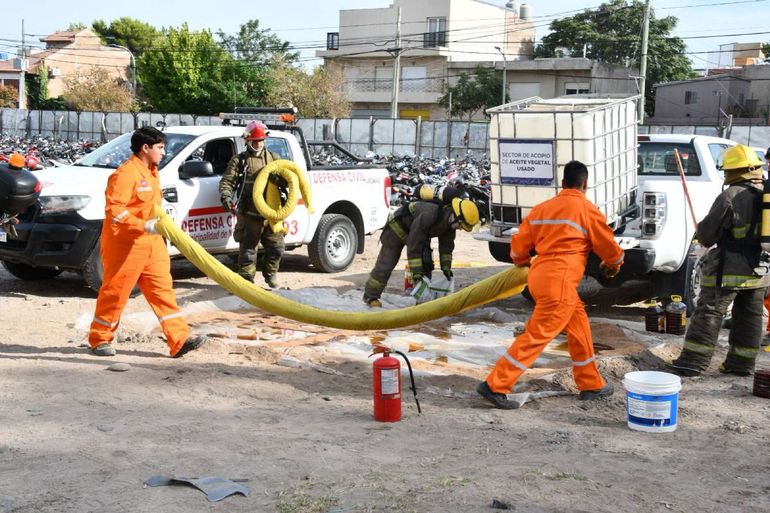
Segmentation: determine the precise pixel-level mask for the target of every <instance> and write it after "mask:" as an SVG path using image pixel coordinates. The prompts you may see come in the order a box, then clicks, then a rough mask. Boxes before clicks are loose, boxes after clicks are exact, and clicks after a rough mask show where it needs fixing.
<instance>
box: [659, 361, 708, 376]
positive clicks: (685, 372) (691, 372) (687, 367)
mask: <svg viewBox="0 0 770 513" xmlns="http://www.w3.org/2000/svg"><path fill="white" fill-rule="evenodd" d="M666 367H667V369H668V371H669V372H670V373H672V374H676V375H677V376H681V377H683V378H695V377H697V376H700V375H701V370H700V369H696V368H695V367H694V366H693V365H692V364H686V363H682V362H680V361H679V360H674V361H673V362H671V363H669V364H666Z"/></svg>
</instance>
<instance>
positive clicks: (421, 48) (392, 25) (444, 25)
mask: <svg viewBox="0 0 770 513" xmlns="http://www.w3.org/2000/svg"><path fill="white" fill-rule="evenodd" d="M399 9H400V11H401V24H400V37H401V45H400V48H401V49H402V51H401V59H400V60H401V66H400V87H399V102H398V106H399V108H398V115H399V117H401V118H416V117H418V116H420V117H422V118H423V119H443V118H444V117H445V112H444V109H443V108H442V107H440V106H439V105H438V100H439V98H441V96H442V95H443V92H444V86H445V85H446V84H450V85H451V84H452V83H453V82H454V81H456V78H457V77H456V76H453V75H452V73H453V72H452V71H451V66H452V65H453V64H454V63H472V64H473V66H471V67H474V66H475V65H476V64H478V63H486V64H487V65H494V64H495V63H496V62H500V63H502V62H503V59H504V58H505V59H506V60H507V61H509V62H511V61H518V60H521V59H530V58H531V55H532V51H533V49H534V38H535V31H534V26H533V24H532V22H531V21H530V20H529V16H530V15H531V11H530V9H529V7H528V6H527V5H526V4H524V5H520V4H518V3H517V2H508V3H507V4H506V5H496V4H493V3H491V2H486V1H480V0H422V1H420V2H416V1H413V0H394V1H393V3H392V4H391V5H389V6H388V7H384V8H377V9H349V10H342V11H340V16H339V20H340V22H339V32H332V33H329V34H328V35H327V49H326V50H324V51H319V52H317V53H316V55H317V56H318V57H321V58H323V59H324V64H325V65H326V66H329V67H334V66H337V67H341V68H342V70H343V75H344V77H345V87H346V90H347V92H348V94H349V98H350V101H351V103H352V104H353V115H354V116H356V117H368V116H375V117H390V114H391V100H392V95H393V74H394V62H395V58H394V54H395V52H396V44H395V40H396V30H397V20H398V12H399ZM503 54H505V57H503ZM501 69H502V68H501Z"/></svg>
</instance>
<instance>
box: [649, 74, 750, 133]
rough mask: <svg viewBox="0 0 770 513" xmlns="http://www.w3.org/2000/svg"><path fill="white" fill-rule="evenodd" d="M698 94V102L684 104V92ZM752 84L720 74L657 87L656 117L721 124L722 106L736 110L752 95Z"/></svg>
mask: <svg viewBox="0 0 770 513" xmlns="http://www.w3.org/2000/svg"><path fill="white" fill-rule="evenodd" d="M688 91H690V92H693V93H696V94H697V97H698V98H697V101H696V102H695V103H691V104H685V103H684V102H685V93H686V92H688ZM750 94H751V93H750V83H749V82H748V81H746V80H741V79H739V78H736V77H728V76H721V77H715V78H710V79H707V80H691V81H687V82H681V83H677V84H671V85H663V86H658V87H656V88H655V117H656V118H657V119H666V118H692V119H693V120H694V121H695V122H696V123H704V122H709V121H710V122H713V123H718V121H719V119H720V115H719V109H720V108H721V109H722V110H724V111H725V112H728V111H734V110H735V109H739V108H741V106H742V103H741V101H742V100H743V101H745V99H747V98H750Z"/></svg>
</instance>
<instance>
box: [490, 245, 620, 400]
mask: <svg viewBox="0 0 770 513" xmlns="http://www.w3.org/2000/svg"><path fill="white" fill-rule="evenodd" d="M584 271H585V259H584V258H581V257H580V256H579V255H556V256H552V255H546V256H540V257H538V258H536V259H535V260H534V261H533V263H532V269H531V270H530V272H529V281H528V284H527V286H528V287H529V290H530V292H531V294H532V297H533V299H534V300H535V309H534V311H533V312H532V317H530V318H529V321H527V324H526V326H525V331H524V333H522V334H521V335H519V336H518V337H516V339H515V340H514V341H513V344H511V346H510V347H509V348H508V351H507V352H506V353H505V354H504V355H503V356H502V357H501V358H500V360H498V362H497V364H496V365H495V368H494V369H493V370H492V372H490V373H489V376H487V384H488V385H489V388H490V389H492V391H493V392H497V393H501V394H507V393H509V392H510V391H511V390H512V389H513V386H514V385H515V384H516V380H517V379H519V376H521V375H522V374H523V373H524V371H526V370H527V369H528V368H530V367H531V366H532V364H534V363H535V360H537V358H538V356H540V353H542V352H543V349H545V347H546V346H547V345H548V344H549V343H550V342H551V340H553V339H554V338H555V337H556V336H557V335H559V333H561V332H562V331H566V332H567V349H568V351H569V354H570V358H571V359H572V375H573V377H574V378H575V383H576V384H577V387H578V390H598V389H600V388H602V387H603V386H604V385H605V383H604V379H602V377H601V375H600V374H599V370H598V369H597V367H596V361H595V358H594V347H593V341H592V340H591V327H590V325H589V323H588V316H587V315H586V311H585V305H583V302H582V301H581V300H580V298H579V297H578V293H577V287H578V284H579V283H580V279H581V278H582V276H583V272H584Z"/></svg>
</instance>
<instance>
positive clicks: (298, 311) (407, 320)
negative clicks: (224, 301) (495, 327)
mask: <svg viewBox="0 0 770 513" xmlns="http://www.w3.org/2000/svg"><path fill="white" fill-rule="evenodd" d="M155 212H156V214H157V215H158V217H159V221H158V224H157V225H156V229H157V230H158V232H159V233H160V234H161V235H163V236H164V237H166V238H167V239H169V240H170V241H171V243H172V244H174V246H176V247H177V248H178V249H179V251H180V252H181V253H182V254H183V255H184V256H185V257H187V259H188V260H189V261H190V262H192V263H193V265H195V266H196V267H197V268H198V269H200V270H201V271H203V272H204V273H205V274H206V275H207V276H208V277H209V278H211V279H212V280H214V281H215V282H217V283H218V284H219V285H220V286H222V288H224V289H225V290H227V291H228V292H230V293H232V294H235V295H236V296H238V297H240V298H241V299H243V300H244V301H247V302H248V303H250V304H252V305H254V306H256V307H257V308H261V309H262V310H265V311H267V312H270V313H272V314H275V315H280V316H281V317H286V318H288V319H293V320H295V321H299V322H304V323H308V324H316V325H319V326H327V327H330V328H341V329H348V330H374V329H391V328H402V327H405V326H411V325H413V324H419V323H422V322H426V321H430V320H434V319H438V318H441V317H445V316H448V315H454V314H456V313H459V312H463V311H465V310H470V309H472V308H476V307H478V306H481V305H483V304H486V303H490V302H492V301H496V300H498V299H503V298H506V297H510V296H512V295H515V294H518V293H520V292H521V291H522V290H523V289H524V287H525V286H526V284H527V271H528V269H527V268H526V267H524V268H521V267H511V268H509V269H507V270H505V271H503V272H501V273H498V274H495V275H494V276H490V277H488V278H485V279H483V280H481V281H479V282H477V283H474V284H473V285H471V286H469V287H466V288H464V289H462V290H461V291H458V292H456V293H454V294H451V295H449V296H446V297H443V298H440V299H436V300H434V301H430V302H428V303H423V304H421V305H416V306H411V307H408V308H400V309H397V310H383V309H379V308H378V309H374V310H372V312H349V311H348V312H344V311H333V310H322V309H320V308H315V307H312V306H308V305H304V304H302V303H297V302H295V301H291V300H288V299H286V298H283V297H281V296H279V295H277V294H273V293H270V292H268V291H265V290H263V289H262V288H261V287H258V286H257V285H255V284H253V283H249V282H248V281H246V280H244V279H243V278H241V277H240V276H238V275H237V274H236V273H234V272H233V271H231V270H230V269H228V268H227V267H226V266H225V265H224V264H222V263H221V262H220V261H219V260H217V259H216V258H214V257H213V256H212V255H210V254H209V253H208V252H207V251H206V250H205V249H203V248H202V247H201V246H200V245H199V244H198V243H197V242H195V241H194V240H193V239H192V238H190V236H189V235H187V234H186V233H185V232H184V231H182V230H181V229H180V228H179V227H178V226H176V224H174V222H173V221H172V220H171V218H169V217H168V216H167V215H166V214H165V213H164V212H163V211H162V210H161V209H160V207H156V209H155Z"/></svg>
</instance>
